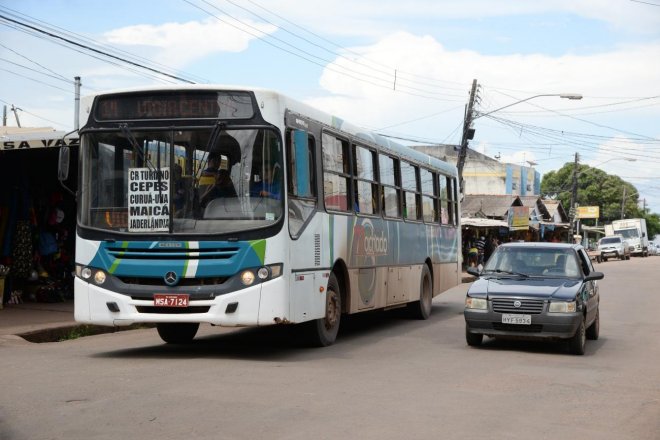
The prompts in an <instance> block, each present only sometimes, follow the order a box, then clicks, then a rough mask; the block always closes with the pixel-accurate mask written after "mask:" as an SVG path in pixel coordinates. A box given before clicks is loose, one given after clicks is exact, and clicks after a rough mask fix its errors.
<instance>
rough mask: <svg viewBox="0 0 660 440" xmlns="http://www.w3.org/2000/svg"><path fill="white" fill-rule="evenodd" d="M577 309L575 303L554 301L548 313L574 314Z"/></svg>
mask: <svg viewBox="0 0 660 440" xmlns="http://www.w3.org/2000/svg"><path fill="white" fill-rule="evenodd" d="M576 309H577V303H576V302H575V301H570V302H567V301H553V302H551V303H550V307H549V308H548V312H550V313H572V312H575V310H576Z"/></svg>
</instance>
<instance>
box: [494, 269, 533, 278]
mask: <svg viewBox="0 0 660 440" xmlns="http://www.w3.org/2000/svg"><path fill="white" fill-rule="evenodd" d="M484 273H498V274H500V273H503V274H506V275H517V276H519V277H523V278H529V275H527V274H526V273H522V272H513V271H511V270H502V269H495V270H486V271H484Z"/></svg>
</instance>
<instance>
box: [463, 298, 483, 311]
mask: <svg viewBox="0 0 660 440" xmlns="http://www.w3.org/2000/svg"><path fill="white" fill-rule="evenodd" d="M465 308H466V309H477V310H486V309H488V300H485V299H483V298H472V297H469V296H468V297H467V298H465Z"/></svg>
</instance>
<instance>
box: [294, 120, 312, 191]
mask: <svg viewBox="0 0 660 440" xmlns="http://www.w3.org/2000/svg"><path fill="white" fill-rule="evenodd" d="M293 152H294V154H295V158H293V159H294V164H295V190H296V195H297V196H299V197H310V196H311V195H312V190H311V179H312V176H311V175H310V170H309V161H310V157H309V145H308V141H307V132H306V131H304V130H293Z"/></svg>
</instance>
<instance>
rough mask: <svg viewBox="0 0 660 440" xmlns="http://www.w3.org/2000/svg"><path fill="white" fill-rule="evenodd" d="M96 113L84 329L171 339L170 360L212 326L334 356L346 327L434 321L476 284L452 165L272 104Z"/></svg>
mask: <svg viewBox="0 0 660 440" xmlns="http://www.w3.org/2000/svg"><path fill="white" fill-rule="evenodd" d="M82 103H83V105H82V106H81V107H82V108H83V109H85V114H84V115H83V116H81V128H80V131H79V134H80V153H79V170H78V178H79V185H78V226H77V241H76V279H75V318H76V320H77V321H79V322H84V323H91V324H99V325H108V326H125V325H130V324H135V323H155V324H156V326H157V329H158V333H159V335H160V336H161V338H162V339H163V340H164V341H165V342H168V343H185V342H189V341H191V340H192V339H193V338H194V336H195V334H196V333H197V330H198V327H199V324H200V323H210V324H213V325H220V326H264V325H272V324H298V323H304V324H302V325H301V327H302V328H303V329H305V334H306V335H307V336H309V338H310V340H311V341H312V342H313V343H314V344H316V345H329V344H332V343H333V342H334V341H335V338H336V336H337V331H338V329H339V323H340V320H341V316H342V314H349V313H350V314H352V313H359V312H363V311H369V310H375V309H385V308H395V307H402V306H407V307H408V308H409V309H410V312H411V313H412V314H413V315H415V316H417V317H419V318H421V319H426V318H428V316H429V314H430V312H431V301H432V298H433V297H434V296H435V295H437V294H439V293H441V292H442V291H444V290H446V289H448V288H450V287H453V286H455V285H457V284H458V283H459V282H460V272H461V271H460V262H459V248H460V226H459V218H460V216H459V203H458V198H457V172H456V168H455V167H454V166H452V165H449V164H447V163H445V162H442V161H440V160H438V159H436V158H432V157H429V156H427V155H424V154H421V153H419V152H417V151H415V150H412V149H409V148H407V147H403V146H401V145H397V144H395V143H393V142H391V141H389V140H387V139H385V138H383V137H381V136H378V135H376V134H373V133H369V132H365V131H363V130H361V129H358V128H356V127H353V126H351V125H349V124H347V123H345V122H344V121H342V120H341V119H338V118H335V117H332V116H330V115H327V114H324V113H322V112H320V111H318V110H315V109H313V108H310V107H309V106H307V105H304V104H301V103H299V102H296V101H294V100H291V99H289V98H287V97H285V96H282V95H280V94H278V93H275V92H272V91H268V90H260V89H237V88H229V87H222V86H209V85H203V86H197V85H196V86H172V87H158V88H141V89H131V90H122V91H113V92H108V93H101V94H97V95H94V96H91V97H87V98H85V99H83V102H82ZM62 157H63V158H64V157H65V156H62ZM64 160H65V159H64ZM64 160H63V161H62V163H61V166H62V167H61V173H60V178H66V171H64V170H65V169H67V168H68V165H67V164H66V163H65V162H64Z"/></svg>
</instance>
